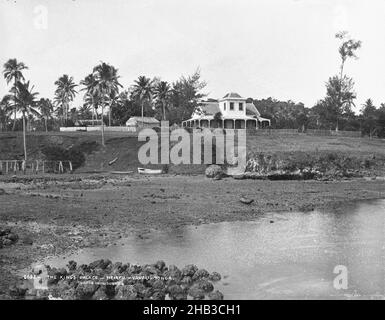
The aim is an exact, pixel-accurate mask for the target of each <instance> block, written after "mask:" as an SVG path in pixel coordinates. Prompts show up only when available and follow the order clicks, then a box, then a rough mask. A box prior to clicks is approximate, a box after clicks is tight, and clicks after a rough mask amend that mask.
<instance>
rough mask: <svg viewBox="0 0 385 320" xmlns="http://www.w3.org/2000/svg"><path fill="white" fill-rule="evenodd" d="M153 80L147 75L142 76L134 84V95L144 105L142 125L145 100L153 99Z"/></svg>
mask: <svg viewBox="0 0 385 320" xmlns="http://www.w3.org/2000/svg"><path fill="white" fill-rule="evenodd" d="M152 84H153V81H152V80H151V79H150V78H147V77H145V76H140V77H139V78H138V79H137V80H135V84H134V86H133V90H132V95H133V96H134V97H135V98H136V99H138V100H139V101H140V105H141V107H142V126H143V120H144V119H143V118H144V114H143V108H144V102H145V101H146V100H147V101H151V99H152V93H153V88H152Z"/></svg>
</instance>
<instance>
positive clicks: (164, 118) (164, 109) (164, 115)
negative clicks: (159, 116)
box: [162, 101, 166, 121]
mask: <svg viewBox="0 0 385 320" xmlns="http://www.w3.org/2000/svg"><path fill="white" fill-rule="evenodd" d="M162 109H163V120H164V121H166V106H165V102H164V101H163V102H162Z"/></svg>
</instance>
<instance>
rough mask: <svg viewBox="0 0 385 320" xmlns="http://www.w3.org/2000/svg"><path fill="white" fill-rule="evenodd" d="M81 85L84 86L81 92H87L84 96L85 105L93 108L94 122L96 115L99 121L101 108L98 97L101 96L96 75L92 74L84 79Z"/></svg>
mask: <svg viewBox="0 0 385 320" xmlns="http://www.w3.org/2000/svg"><path fill="white" fill-rule="evenodd" d="M80 84H81V85H83V86H84V88H83V89H81V91H84V90H85V91H86V93H85V94H84V98H83V99H84V103H85V104H86V106H88V107H90V108H92V120H94V115H95V114H96V120H97V112H96V110H97V108H98V106H99V101H100V98H99V97H98V96H99V94H98V92H97V90H96V85H97V82H96V79H95V77H94V75H93V74H92V73H91V74H89V75H88V76H86V77H85V78H84V80H82V81H80Z"/></svg>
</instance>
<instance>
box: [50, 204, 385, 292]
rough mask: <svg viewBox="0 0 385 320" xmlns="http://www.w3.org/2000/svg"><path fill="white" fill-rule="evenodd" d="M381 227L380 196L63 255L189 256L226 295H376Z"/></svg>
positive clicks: (380, 288) (382, 278) (384, 283)
mask: <svg viewBox="0 0 385 320" xmlns="http://www.w3.org/2000/svg"><path fill="white" fill-rule="evenodd" d="M271 221H274V222H273V223H271ZM384 230H385V200H380V201H370V202H364V203H362V202H361V203H353V204H351V205H349V206H346V207H344V208H340V209H338V210H334V211H328V212H320V211H315V212H311V213H294V212H290V213H287V214H273V213H271V214H270V213H268V214H265V215H261V217H260V218H259V219H257V220H255V221H252V222H230V223H216V224H207V225H202V226H199V227H186V228H180V229H172V230H171V229H170V230H167V231H162V232H153V233H151V234H150V235H149V237H147V238H146V239H140V238H137V237H134V236H133V237H131V238H128V239H124V240H123V241H122V242H121V243H117V245H116V246H110V247H107V248H93V249H86V250H83V251H81V252H79V253H77V254H73V255H71V256H67V257H66V259H65V261H68V260H71V259H73V260H76V261H78V262H79V263H89V262H91V261H93V260H96V259H100V258H108V259H110V260H112V261H122V262H131V263H134V262H136V263H140V264H143V263H153V262H155V261H156V260H158V259H162V260H165V261H166V263H167V264H175V265H177V266H178V267H183V266H184V265H186V264H190V263H194V264H196V265H198V267H201V268H205V269H207V270H208V271H209V272H211V271H218V272H219V273H220V274H221V275H222V276H225V277H224V279H222V281H221V282H219V283H217V284H216V288H218V289H219V290H221V291H222V292H223V293H224V295H225V298H227V299H290V298H296V299H298V298H299V299H309V298H316V299H325V298H332V299H334V298H338V299H340V298H347V299H350V298H355V299H357V298H382V297H385V271H384V267H385V235H384V234H385V233H384ZM63 261H64V260H63V258H62V257H61V258H55V259H49V260H47V263H49V264H63ZM337 265H344V266H346V267H347V268H348V289H347V290H336V289H335V288H334V287H333V279H334V278H335V277H336V274H333V269H334V267H335V266H337Z"/></svg>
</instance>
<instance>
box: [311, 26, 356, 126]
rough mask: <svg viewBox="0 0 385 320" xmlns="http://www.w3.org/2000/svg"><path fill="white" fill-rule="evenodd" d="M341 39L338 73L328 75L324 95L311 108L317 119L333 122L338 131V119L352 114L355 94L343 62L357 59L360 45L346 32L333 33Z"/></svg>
mask: <svg viewBox="0 0 385 320" xmlns="http://www.w3.org/2000/svg"><path fill="white" fill-rule="evenodd" d="M335 37H336V38H337V39H339V40H340V41H341V45H340V47H339V49H338V53H339V55H340V58H341V64H340V72H339V75H336V76H333V77H330V78H329V80H328V82H327V83H326V97H325V98H324V99H322V100H320V101H319V102H318V103H317V105H316V106H315V107H314V108H313V110H314V111H315V112H317V113H318V115H319V119H321V120H323V121H326V122H329V123H334V124H335V130H336V131H338V128H339V119H340V118H343V117H346V116H350V117H351V115H352V110H351V107H352V106H353V105H354V100H355V98H356V94H355V92H354V90H353V88H354V82H353V79H352V78H350V77H348V76H346V75H345V74H344V67H345V63H346V61H347V60H348V59H349V58H355V59H358V57H357V55H356V51H357V50H358V49H359V48H360V47H361V41H356V40H353V39H351V38H349V35H348V32H346V31H342V32H339V33H337V34H336V35H335Z"/></svg>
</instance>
